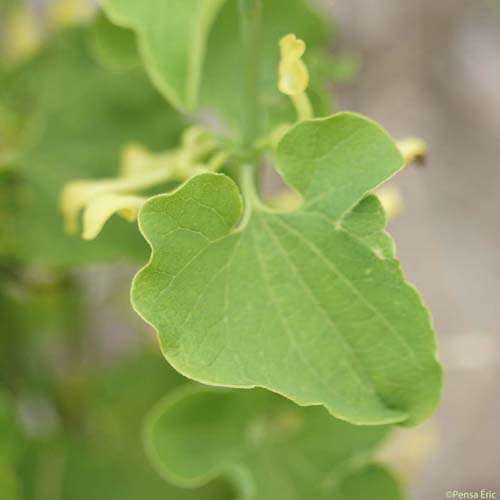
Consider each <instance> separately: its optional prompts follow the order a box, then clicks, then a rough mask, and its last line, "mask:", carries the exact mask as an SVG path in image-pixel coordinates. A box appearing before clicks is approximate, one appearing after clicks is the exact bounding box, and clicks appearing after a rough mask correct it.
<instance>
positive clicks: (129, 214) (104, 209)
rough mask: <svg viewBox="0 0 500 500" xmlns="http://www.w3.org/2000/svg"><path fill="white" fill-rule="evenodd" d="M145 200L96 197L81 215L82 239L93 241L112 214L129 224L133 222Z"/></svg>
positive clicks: (105, 195)
mask: <svg viewBox="0 0 500 500" xmlns="http://www.w3.org/2000/svg"><path fill="white" fill-rule="evenodd" d="M146 199H147V198H143V197H141V196H132V195H121V194H114V193H107V194H103V195H101V196H96V197H95V198H93V199H92V200H91V201H90V203H89V204H88V205H87V208H86V209H85V212H84V213H83V235H82V237H83V239H85V240H93V239H95V238H96V236H97V235H98V234H99V233H100V232H101V229H102V228H103V226H104V224H105V223H106V221H107V220H108V219H109V218H110V217H111V216H112V215H113V214H116V213H118V214H119V215H121V216H122V217H123V218H124V219H126V220H128V221H129V222H134V221H135V220H136V219H137V213H138V212H139V210H140V208H141V207H142V205H143V204H144V203H145V201H146Z"/></svg>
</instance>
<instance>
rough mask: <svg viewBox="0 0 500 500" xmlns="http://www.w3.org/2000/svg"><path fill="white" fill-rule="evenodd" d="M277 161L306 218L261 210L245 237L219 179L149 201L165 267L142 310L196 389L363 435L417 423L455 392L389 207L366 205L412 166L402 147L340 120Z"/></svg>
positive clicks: (300, 135) (140, 297) (353, 120)
mask: <svg viewBox="0 0 500 500" xmlns="http://www.w3.org/2000/svg"><path fill="white" fill-rule="evenodd" d="M276 161H277V165H278V168H279V171H280V172H281V174H282V175H283V177H284V179H285V180H286V182H287V183H288V184H289V185H290V186H291V187H293V188H294V189H295V190H297V191H298V192H299V193H300V194H301V195H302V196H303V198H304V202H303V204H302V206H301V207H300V208H299V209H298V210H296V211H294V212H289V213H275V212H271V211H270V210H269V209H266V208H265V207H262V204H257V206H256V208H254V209H253V211H252V213H251V216H250V217H248V218H247V220H246V222H244V223H243V227H237V224H238V222H239V221H240V219H241V216H242V203H241V198H240V195H239V192H238V189H237V187H236V186H235V184H234V183H233V182H232V181H231V180H230V179H228V178H227V177H225V176H222V175H214V174H204V175H200V176H197V177H194V178H192V179H191V180H190V181H188V182H187V183H186V184H185V185H184V186H183V187H182V189H180V190H178V191H176V192H175V193H173V194H170V195H168V194H167V195H159V196H156V197H154V198H152V199H151V200H150V201H149V202H147V203H146V204H145V206H144V207H143V209H142V211H141V213H140V216H139V224H140V227H141V230H142V232H143V234H144V236H145V238H146V239H147V240H148V242H149V243H150V245H151V247H152V256H151V260H150V262H149V264H148V265H147V266H146V267H145V268H144V269H143V270H142V271H140V272H139V274H138V275H137V276H136V278H135V281H134V284H133V287H132V301H133V304H134V306H135V308H136V310H137V311H138V313H139V314H140V315H141V316H142V317H143V318H144V319H145V320H146V321H147V322H149V323H150V324H152V325H153V326H154V327H155V328H156V330H157V331H158V333H159V339H160V343H161V347H162V350H163V353H164V355H165V357H166V358H167V359H168V361H169V362H170V363H171V364H172V365H173V366H174V367H175V368H176V369H177V370H178V371H180V372H181V373H183V374H184V375H186V376H188V377H190V378H192V379H194V380H197V381H200V382H204V383H208V384H215V385H223V386H236V387H245V388H250V387H254V386H260V387H265V388H268V389H270V390H272V391H275V392H278V393H280V394H283V395H285V396H287V397H288V398H290V399H292V400H294V401H295V402H297V403H299V404H301V405H318V404H320V405H324V406H325V407H326V408H327V409H328V410H329V411H330V412H331V413H332V414H333V415H334V416H336V417H338V418H341V419H345V420H348V421H350V422H354V423H359V424H384V423H394V422H399V423H403V424H405V425H415V424H417V423H418V422H420V421H422V420H423V419H425V418H426V417H428V416H429V415H430V413H431V412H432V411H433V409H434V408H435V406H436V404H437V402H438V399H439V395H440V388H441V370H440V366H439V364H438V363H437V361H436V352H435V351H436V343H435V338H434V333H433V329H432V325H431V320H430V316H429V313H428V311H427V309H426V308H425V307H424V306H423V304H422V301H421V299H420V297H419V295H418V293H417V292H416V290H415V289H414V288H413V287H412V286H411V285H409V284H408V283H407V282H406V281H405V279H404V277H403V274H402V272H401V269H400V265H399V262H398V261H397V260H396V259H395V258H394V256H393V247H392V242H391V240H390V239H389V237H388V236H387V235H385V234H384V232H383V226H384V216H383V211H382V208H381V206H380V204H378V203H377V202H376V198H375V197H372V196H371V197H368V199H365V200H364V201H362V202H361V204H359V205H358V203H359V202H360V200H363V198H364V197H365V195H366V194H367V193H368V192H369V191H371V190H372V189H374V188H375V187H377V186H378V185H379V184H381V183H382V182H384V181H385V180H387V179H388V178H390V177H391V176H392V175H394V174H395V173H396V172H397V171H399V170H400V169H401V168H402V167H403V159H402V157H401V155H400V153H399V151H398V149H397V147H396V146H395V144H394V143H393V142H392V140H391V139H390V137H389V136H388V135H387V133H386V132H385V131H384V130H383V129H382V128H380V127H379V126H378V125H376V124H375V123H373V122H371V121H370V120H367V119H365V118H363V117H361V116H358V115H354V114H350V113H340V114H337V115H334V116H333V117H331V118H327V119H322V120H313V121H309V122H303V123H301V124H299V125H297V126H296V127H294V128H292V129H291V130H290V131H289V132H288V133H287V134H286V135H285V137H284V139H283V140H282V142H281V143H280V145H279V148H278V151H277V154H276ZM250 198H251V197H250ZM247 203H252V201H251V199H250V200H247ZM246 208H247V209H248V208H250V207H249V206H247V207H246ZM248 213H250V212H248Z"/></svg>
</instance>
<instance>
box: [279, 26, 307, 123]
mask: <svg viewBox="0 0 500 500" xmlns="http://www.w3.org/2000/svg"><path fill="white" fill-rule="evenodd" d="M280 50H281V61H280V64H279V80H278V88H279V90H280V92H282V93H283V94H285V95H288V96H290V99H292V102H293V104H294V106H295V109H296V110H297V115H298V116H299V119H300V120H307V119H309V118H312V116H313V110H312V106H311V103H310V101H309V99H308V97H307V94H306V90H307V86H308V85H309V71H308V70H307V66H306V65H305V64H304V62H303V61H302V56H303V55H304V52H305V50H306V44H305V43H304V41H303V40H300V39H299V38H297V37H296V36H295V35H293V34H289V35H286V36H284V37H283V38H282V39H281V40H280Z"/></svg>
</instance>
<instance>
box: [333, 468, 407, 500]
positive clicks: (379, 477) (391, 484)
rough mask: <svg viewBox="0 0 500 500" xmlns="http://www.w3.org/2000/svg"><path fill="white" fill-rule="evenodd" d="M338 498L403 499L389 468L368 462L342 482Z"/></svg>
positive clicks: (355, 499) (349, 499) (363, 499)
mask: <svg viewBox="0 0 500 500" xmlns="http://www.w3.org/2000/svg"><path fill="white" fill-rule="evenodd" d="M338 494H339V499H338V500H366V497H367V495H369V498H377V499H379V498H380V499H384V500H404V498H405V496H404V494H403V492H402V491H401V485H400V484H399V481H398V480H397V479H396V477H395V476H394V475H393V474H392V473H391V471H390V470H389V469H387V468H386V467H384V466H382V465H378V464H370V465H368V466H366V467H364V468H363V469H361V470H359V471H356V472H354V473H353V474H352V475H351V476H348V477H347V478H345V479H344V481H343V482H342V484H341V486H340V488H339V491H338Z"/></svg>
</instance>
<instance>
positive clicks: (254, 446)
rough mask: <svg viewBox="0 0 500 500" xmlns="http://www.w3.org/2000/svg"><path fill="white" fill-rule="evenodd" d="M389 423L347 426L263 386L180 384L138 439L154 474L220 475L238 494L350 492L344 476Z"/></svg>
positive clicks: (181, 480) (263, 499)
mask: <svg viewBox="0 0 500 500" xmlns="http://www.w3.org/2000/svg"><path fill="white" fill-rule="evenodd" d="M388 431H389V428H388V427H362V426H353V425H351V424H348V423H346V422H342V421H340V420H336V419H334V418H332V417H331V416H330V415H329V414H328V413H327V412H326V411H325V410H324V409H323V408H318V407H316V408H300V407H298V406H296V405H294V404H293V403H291V402H290V401H288V400H286V399H285V398H282V397H280V396H277V395H276V394H272V393H270V392H267V391H262V390H253V391H220V390H214V389H207V388H200V387H196V386H186V387H184V388H180V389H179V390H178V391H177V392H176V393H172V394H171V395H170V396H167V397H166V398H165V399H164V400H163V401H161V402H160V403H159V404H158V405H157V406H156V407H155V408H154V410H153V411H152V412H151V415H150V417H149V419H148V420H147V424H146V427H145V445H146V449H147V450H148V451H149V456H150V459H151V460H152V462H153V464H154V465H155V466H156V468H157V470H158V471H159V472H160V474H162V475H163V476H164V477H165V478H166V479H167V481H171V482H173V483H176V484H179V485H181V486H187V487H193V486H197V485H200V484H204V483H208V482H209V481H211V480H212V479H214V478H216V477H218V476H222V477H225V478H226V479H228V480H229V481H230V482H232V483H233V484H234V485H235V487H236V489H237V490H239V491H240V493H241V498H243V499H255V500H281V499H283V500H296V499H297V500H299V499H300V500H302V499H304V498H315V499H325V500H326V499H329V500H336V499H339V500H340V498H342V500H344V498H345V499H346V500H347V499H349V500H350V499H351V497H350V496H347V495H346V496H343V494H344V490H345V491H346V492H347V493H349V492H350V491H351V490H352V489H353V488H352V487H351V486H350V484H347V485H346V486H347V487H346V488H344V484H343V481H344V477H348V478H349V479H348V482H349V483H350V482H352V480H353V479H352V477H351V475H352V474H353V472H354V471H355V470H356V469H357V467H359V465H360V464H363V462H365V461H366V460H367V458H368V456H369V454H370V453H371V452H372V451H373V449H374V448H375V447H377V446H378V445H379V444H380V443H381V441H382V440H383V439H384V438H385V437H386V436H387V433H388ZM195 450H196V451H195ZM362 481H363V482H366V481H365V480H364V479H363V478H362ZM372 482H373V481H372ZM352 498H353V500H354V498H355V499H356V500H357V497H352ZM373 498H377V499H378V498H380V499H382V498H383V499H384V500H389V499H392V498H393V496H387V497H383V496H380V497H377V496H374V497H373ZM397 498H399V497H397Z"/></svg>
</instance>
